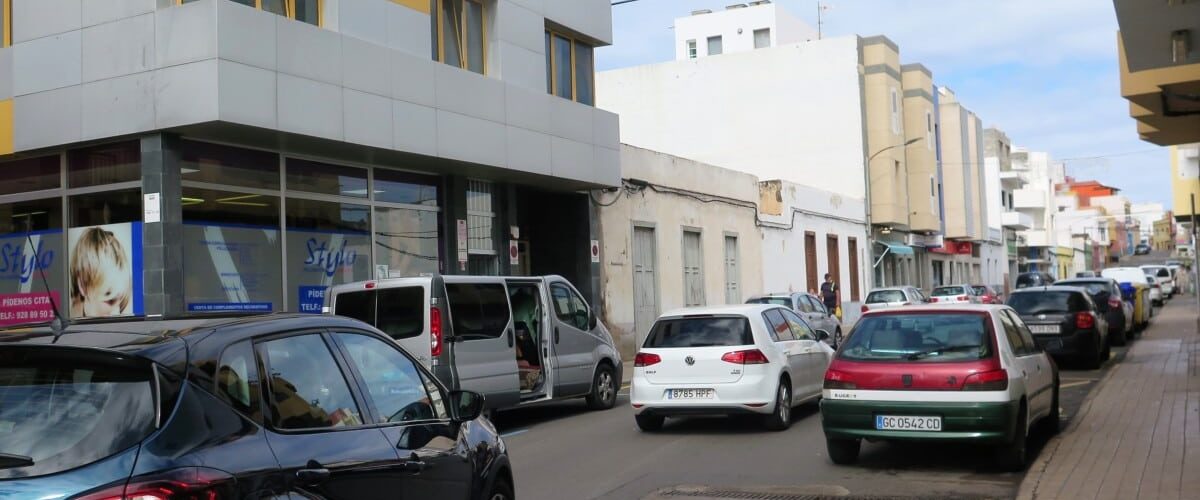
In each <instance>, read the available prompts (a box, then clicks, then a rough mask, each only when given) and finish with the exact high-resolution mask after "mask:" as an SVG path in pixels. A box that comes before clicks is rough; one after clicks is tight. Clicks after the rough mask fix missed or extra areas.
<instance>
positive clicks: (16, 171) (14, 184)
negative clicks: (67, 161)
mask: <svg viewBox="0 0 1200 500" xmlns="http://www.w3.org/2000/svg"><path fill="white" fill-rule="evenodd" d="M61 171H62V165H61V162H60V160H59V156H58V155H53V156H42V157H40V158H26V159H22V160H16V161H10V162H6V163H3V164H0V194H13V193H28V192H30V191H41V190H45V189H57V188H59V187H62V175H61Z"/></svg>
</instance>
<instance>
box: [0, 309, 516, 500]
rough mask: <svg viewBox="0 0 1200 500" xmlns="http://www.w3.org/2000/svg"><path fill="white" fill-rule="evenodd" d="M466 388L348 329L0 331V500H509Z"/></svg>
mask: <svg viewBox="0 0 1200 500" xmlns="http://www.w3.org/2000/svg"><path fill="white" fill-rule="evenodd" d="M483 403H484V402H483V400H482V396H480V395H478V394H476V393H472V392H463V391H455V392H450V391H447V390H446V389H445V388H444V387H443V386H442V385H441V384H440V383H439V382H438V381H437V380H435V379H434V377H433V376H432V375H431V374H430V373H429V372H428V371H426V370H425V369H424V368H422V367H421V366H420V365H419V364H418V363H416V362H415V361H414V360H413V359H412V358H411V357H409V356H408V355H407V354H406V353H405V352H404V351H402V350H401V349H400V348H399V347H397V346H396V344H395V343H394V342H392V341H391V340H390V339H389V338H388V337H387V336H385V335H384V334H382V333H380V332H379V331H377V330H375V329H373V328H371V327H369V326H367V325H365V324H363V323H360V322H358V321H355V320H351V319H348V318H342V317H334V316H311V315H303V316H302V315H278V316H260V317H254V318H241V319H237V318H234V319H208V320H179V321H139V322H124V323H93V324H89V325H75V326H71V327H68V328H67V329H66V330H65V332H64V333H62V335H61V336H60V337H58V338H55V335H54V334H53V333H52V332H51V330H50V329H49V328H33V329H13V330H5V331H0V499H40V498H55V499H59V498H63V499H86V500H121V499H128V498H137V499H139V500H155V499H161V500H168V499H176V498H181V499H205V500H218V499H235V498H236V499H243V498H252V499H300V498H303V499H310V498H329V499H338V500H340V499H383V498H389V499H394V498H456V499H476V498H488V499H493V498H512V497H513V479H512V473H511V468H510V465H509V461H508V454H507V451H506V450H505V447H504V443H503V441H502V440H501V439H500V437H499V435H498V434H497V433H496V431H495V429H494V428H493V427H492V425H491V423H490V422H488V421H487V420H486V419H483V418H480V417H479V413H480V412H481V410H482V408H483Z"/></svg>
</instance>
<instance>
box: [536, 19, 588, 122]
mask: <svg viewBox="0 0 1200 500" xmlns="http://www.w3.org/2000/svg"><path fill="white" fill-rule="evenodd" d="M595 74H596V69H595V62H594V58H593V48H592V46H591V45H590V44H587V43H584V42H582V41H579V40H577V39H575V38H572V37H570V36H567V35H564V34H561V33H558V32H554V31H549V30H547V31H546V78H547V80H546V91H547V92H549V93H551V94H554V95H556V96H559V97H562V98H564V99H571V100H573V101H576V102H579V103H581V104H587V105H589V106H594V105H595V104H596V95H595V94H596V93H595V88H596V87H595Z"/></svg>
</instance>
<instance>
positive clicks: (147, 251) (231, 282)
mask: <svg viewBox="0 0 1200 500" xmlns="http://www.w3.org/2000/svg"><path fill="white" fill-rule="evenodd" d="M387 163H388V164H382V162H379V163H367V164H362V163H355V162H347V161H332V160H329V159H327V158H321V157H315V156H308V155H299V154H285V153H280V152H278V151H271V150H264V149H256V148H248V147H241V146H233V145H228V144H222V143H217V142H208V141H204V140H197V139H190V138H180V137H177V136H174V135H167V134H154V135H149V136H144V137H140V138H132V139H129V140H124V141H120V142H112V143H105V144H99V145H92V146H88V147H80V148H74V149H69V150H65V151H60V152H57V153H48V154H36V155H28V156H27V157H25V158H22V159H18V160H12V161H8V162H4V163H3V164H0V325H11V324H19V323H27V322H42V321H48V320H50V319H51V318H52V317H53V316H52V315H53V311H52V308H51V303H54V304H57V305H58V308H59V311H60V312H61V313H62V314H64V315H68V316H69V317H70V319H72V320H79V319H88V318H96V317H112V316H145V317H180V316H194V315H204V314H221V313H230V312H238V313H254V312H264V313H265V312H278V311H291V312H303V313H320V312H321V308H322V306H323V305H324V300H325V291H326V290H328V288H329V287H330V286H332V285H337V284H341V283H347V282H352V281H358V280H366V279H376V278H384V277H397V276H413V275H418V274H423V273H439V272H440V273H447V274H465V273H471V274H542V273H546V274H551V273H553V274H562V275H564V276H567V277H568V279H571V280H572V281H574V282H576V284H577V285H578V286H579V287H580V289H581V290H583V291H585V293H587V291H588V290H589V289H590V288H591V287H592V286H593V283H591V281H592V273H591V271H590V265H588V264H589V259H588V253H587V252H588V250H587V241H588V238H589V237H590V234H591V227H590V224H589V218H590V209H589V207H588V203H587V198H586V195H582V194H577V193H553V192H545V191H540V190H537V189H536V188H534V187H531V186H520V185H513V184H506V183H494V182H489V181H486V180H480V179H474V178H468V177H465V176H462V175H451V174H445V173H442V174H434V173H430V172H428V171H426V172H422V171H420V169H406V168H404V167H405V165H403V163H404V162H401V161H398V162H387ZM427 170H434V169H427ZM523 200H537V202H538V204H536V205H533V204H527V203H526V202H525V201H523ZM547 208H549V210H547ZM564 225H567V226H569V225H573V226H575V228H574V229H571V228H566V229H563V230H561V231H558V232H559V233H561V234H555V233H556V230H558V229H560V228H562V227H563V226H564ZM522 233H523V234H522ZM552 235H554V237H555V238H556V239H561V240H562V241H557V240H556V241H546V240H542V241H539V240H538V237H539V236H541V237H543V238H549V237H551V236H552ZM561 243H571V244H572V246H573V247H576V248H575V250H577V251H571V250H569V249H564V248H566V247H563V246H562V245H561ZM556 245H557V246H556ZM510 246H511V247H516V248H518V249H519V251H518V253H517V255H515V256H510V255H509V254H508V252H509V249H510ZM539 249H540V250H541V251H542V254H539V253H538V250H539ZM555 250H557V251H555ZM43 275H44V277H45V281H44V282H43ZM47 288H48V289H49V291H50V293H49V296H48V297H47V294H46V290H47Z"/></svg>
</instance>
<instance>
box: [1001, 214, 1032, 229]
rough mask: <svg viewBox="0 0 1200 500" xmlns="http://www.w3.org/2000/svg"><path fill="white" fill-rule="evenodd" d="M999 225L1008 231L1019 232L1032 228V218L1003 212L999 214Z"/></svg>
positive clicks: (1026, 215)
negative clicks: (1014, 230)
mask: <svg viewBox="0 0 1200 500" xmlns="http://www.w3.org/2000/svg"><path fill="white" fill-rule="evenodd" d="M1000 223H1001V224H1002V225H1003V226H1004V227H1006V228H1008V229H1016V230H1018V231H1020V230H1025V229H1030V228H1032V227H1033V217H1030V216H1029V214H1023V213H1021V212H1004V213H1003V214H1000Z"/></svg>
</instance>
